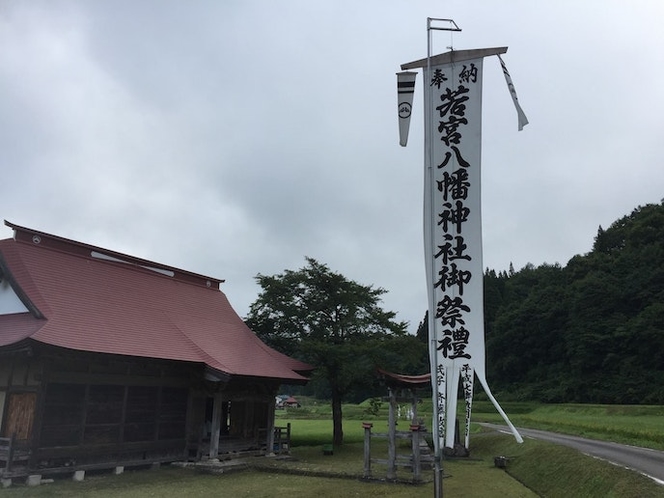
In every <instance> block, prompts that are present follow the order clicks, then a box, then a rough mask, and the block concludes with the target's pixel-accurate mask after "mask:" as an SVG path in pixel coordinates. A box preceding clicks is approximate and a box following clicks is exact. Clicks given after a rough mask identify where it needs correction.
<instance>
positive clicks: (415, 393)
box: [410, 389, 419, 425]
mask: <svg viewBox="0 0 664 498" xmlns="http://www.w3.org/2000/svg"><path fill="white" fill-rule="evenodd" d="M411 393H412V394H413V419H412V420H411V421H410V423H411V424H418V425H419V421H418V420H417V392H416V391H415V389H413V390H412V391H411Z"/></svg>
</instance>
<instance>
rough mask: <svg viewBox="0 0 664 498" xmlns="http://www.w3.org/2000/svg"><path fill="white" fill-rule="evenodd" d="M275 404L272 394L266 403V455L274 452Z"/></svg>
mask: <svg viewBox="0 0 664 498" xmlns="http://www.w3.org/2000/svg"><path fill="white" fill-rule="evenodd" d="M275 405H276V400H275V397H274V396H272V399H271V400H270V401H268V403H267V441H266V443H265V444H266V445H267V448H266V449H265V452H266V453H267V454H268V455H272V454H273V453H274V407H275Z"/></svg>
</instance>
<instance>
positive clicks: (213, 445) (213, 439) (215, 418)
mask: <svg viewBox="0 0 664 498" xmlns="http://www.w3.org/2000/svg"><path fill="white" fill-rule="evenodd" d="M213 399H214V401H213V405H212V428H211V430H210V458H217V457H218V456H219V436H220V434H221V411H222V409H221V405H222V403H223V401H222V396H221V393H220V392H217V393H215V394H214V398H213Z"/></svg>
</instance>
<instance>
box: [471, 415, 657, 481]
mask: <svg viewBox="0 0 664 498" xmlns="http://www.w3.org/2000/svg"><path fill="white" fill-rule="evenodd" d="M481 425H483V426H484V427H490V428H492V429H496V430H499V431H503V432H509V429H508V428H507V426H504V425H495V424H481ZM519 432H520V433H521V435H522V436H524V437H531V438H533V439H542V440H544V441H550V442H552V443H556V444H562V445H565V446H570V447H572V448H575V449H577V450H579V451H580V452H582V453H585V454H586V455H591V456H594V457H597V458H601V459H603V460H607V461H609V462H611V463H614V464H616V465H622V466H623V467H627V468H629V469H632V470H635V471H637V472H641V473H642V474H645V475H646V476H648V477H650V478H652V479H654V480H656V481H657V482H659V483H660V484H662V485H664V451H657V450H651V449H649V448H639V447H637V446H629V445H626V444H618V443H611V442H609V441H599V440H596V439H585V438H582V437H578V436H567V435H565V434H558V433H555V432H546V431H540V430H535V429H519ZM510 434H511V433H510Z"/></svg>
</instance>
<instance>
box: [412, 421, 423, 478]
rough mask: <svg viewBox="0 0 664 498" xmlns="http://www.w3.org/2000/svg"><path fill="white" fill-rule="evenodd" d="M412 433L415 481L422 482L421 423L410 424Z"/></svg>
mask: <svg viewBox="0 0 664 498" xmlns="http://www.w3.org/2000/svg"><path fill="white" fill-rule="evenodd" d="M410 433H411V436H412V441H413V462H412V463H413V482H420V480H421V479H422V476H421V464H420V426H419V424H410Z"/></svg>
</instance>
